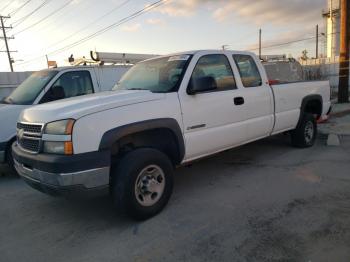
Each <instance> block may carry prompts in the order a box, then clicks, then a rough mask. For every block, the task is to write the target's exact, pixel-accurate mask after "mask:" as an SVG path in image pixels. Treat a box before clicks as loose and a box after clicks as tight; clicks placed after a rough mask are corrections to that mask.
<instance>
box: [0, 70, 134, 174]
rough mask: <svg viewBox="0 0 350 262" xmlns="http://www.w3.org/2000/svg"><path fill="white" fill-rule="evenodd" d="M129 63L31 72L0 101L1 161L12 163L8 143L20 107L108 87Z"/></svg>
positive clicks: (23, 107)
mask: <svg viewBox="0 0 350 262" xmlns="http://www.w3.org/2000/svg"><path fill="white" fill-rule="evenodd" d="M129 68H130V66H76V67H61V68H54V69H48V70H42V71H39V72H35V73H33V74H32V75H31V76H29V77H28V78H27V79H26V80H25V81H24V82H23V83H22V84H21V85H19V86H18V87H17V88H16V89H15V90H14V91H13V92H12V93H11V94H10V95H9V96H8V97H5V98H4V99H2V100H1V101H0V123H1V127H0V163H3V162H7V163H8V164H9V165H10V166H11V167H12V166H13V159H12V154H11V145H12V144H13V142H14V141H15V140H16V123H17V120H18V117H19V115H20V113H21V111H22V110H23V109H26V108H29V107H32V106H33V105H37V104H42V103H46V102H51V101H55V100H59V99H63V98H69V97H75V96H81V95H86V94H91V93H97V92H102V91H107V90H111V89H112V88H113V86H114V85H115V83H117V81H118V80H119V79H120V78H121V76H122V75H123V74H124V73H125V72H126V71H127V70H128V69H129Z"/></svg>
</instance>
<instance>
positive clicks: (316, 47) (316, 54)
mask: <svg viewBox="0 0 350 262" xmlns="http://www.w3.org/2000/svg"><path fill="white" fill-rule="evenodd" d="M316 59H318V25H316Z"/></svg>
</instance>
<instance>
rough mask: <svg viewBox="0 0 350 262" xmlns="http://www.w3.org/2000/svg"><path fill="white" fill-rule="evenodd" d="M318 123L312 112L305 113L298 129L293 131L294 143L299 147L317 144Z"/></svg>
mask: <svg viewBox="0 0 350 262" xmlns="http://www.w3.org/2000/svg"><path fill="white" fill-rule="evenodd" d="M316 136H317V123H316V119H315V117H314V116H313V115H312V114H309V113H304V115H303V116H302V119H301V121H300V122H299V124H298V126H297V128H296V129H294V130H293V131H292V132H291V139H292V145H293V146H295V147H299V148H307V147H311V146H313V145H314V144H315V141H316Z"/></svg>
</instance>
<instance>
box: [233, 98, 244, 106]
mask: <svg viewBox="0 0 350 262" xmlns="http://www.w3.org/2000/svg"><path fill="white" fill-rule="evenodd" d="M233 102H234V103H235V105H236V106H240V105H243V104H244V98H243V97H241V96H239V97H235V98H234V99H233Z"/></svg>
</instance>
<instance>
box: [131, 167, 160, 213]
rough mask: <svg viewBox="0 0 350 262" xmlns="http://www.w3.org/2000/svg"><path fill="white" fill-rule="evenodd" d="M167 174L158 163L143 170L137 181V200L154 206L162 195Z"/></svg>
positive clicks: (147, 205)
mask: <svg viewBox="0 0 350 262" xmlns="http://www.w3.org/2000/svg"><path fill="white" fill-rule="evenodd" d="M164 188H165V175H164V172H163V170H162V169H161V168H160V167H159V166H157V165H149V166H147V167H145V168H144V169H142V170H141V172H140V173H139V175H138V176H137V179H136V183H135V196H136V199H137V202H138V203H139V204H140V205H142V206H145V207H149V206H153V205H154V204H156V203H157V202H158V201H159V199H160V198H161V197H162V195H163V192H164Z"/></svg>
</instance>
